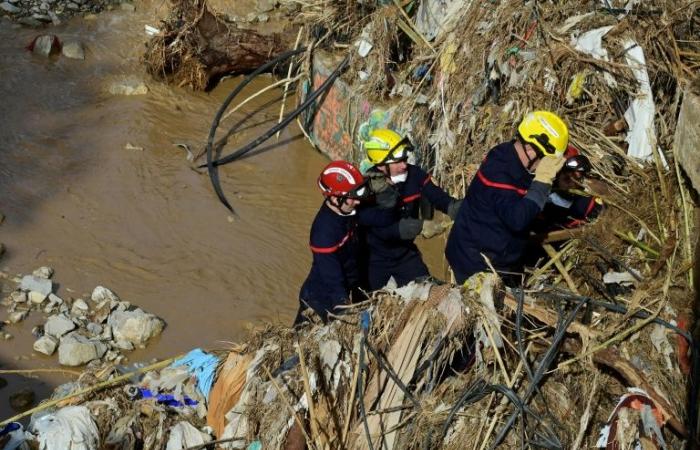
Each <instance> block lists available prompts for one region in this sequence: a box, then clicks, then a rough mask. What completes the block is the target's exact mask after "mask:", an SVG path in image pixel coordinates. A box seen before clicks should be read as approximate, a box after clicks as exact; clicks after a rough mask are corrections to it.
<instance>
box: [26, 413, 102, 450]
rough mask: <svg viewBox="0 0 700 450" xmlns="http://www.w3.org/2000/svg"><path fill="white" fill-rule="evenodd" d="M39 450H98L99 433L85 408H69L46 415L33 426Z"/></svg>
mask: <svg viewBox="0 0 700 450" xmlns="http://www.w3.org/2000/svg"><path fill="white" fill-rule="evenodd" d="M33 429H34V431H35V432H36V433H37V434H38V439H39V450H97V448H98V447H97V445H98V443H99V436H100V434H99V431H98V430H97V425H95V421H94V420H92V415H91V414H90V411H89V410H88V409H87V408H86V407H84V406H68V407H65V408H62V409H59V410H58V411H56V412H55V413H53V414H46V415H44V416H42V417H40V418H39V419H37V420H36V421H35V422H34V424H33Z"/></svg>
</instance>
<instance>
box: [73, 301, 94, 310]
mask: <svg viewBox="0 0 700 450" xmlns="http://www.w3.org/2000/svg"><path fill="white" fill-rule="evenodd" d="M72 309H74V310H75V309H79V310H81V311H83V312H85V311H87V310H89V309H90V307H89V306H88V304H87V303H85V300H83V299H82V298H78V299H76V300H75V301H74V302H73V307H72Z"/></svg>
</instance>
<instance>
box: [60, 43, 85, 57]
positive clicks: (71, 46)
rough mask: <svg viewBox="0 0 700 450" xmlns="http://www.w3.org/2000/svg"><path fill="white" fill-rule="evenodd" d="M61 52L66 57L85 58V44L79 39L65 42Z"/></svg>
mask: <svg viewBox="0 0 700 450" xmlns="http://www.w3.org/2000/svg"><path fill="white" fill-rule="evenodd" d="M61 53H62V54H63V56H65V57H66V58H71V59H85V49H84V48H83V44H82V43H80V42H78V41H69V42H65V43H64V44H63V48H62V49H61Z"/></svg>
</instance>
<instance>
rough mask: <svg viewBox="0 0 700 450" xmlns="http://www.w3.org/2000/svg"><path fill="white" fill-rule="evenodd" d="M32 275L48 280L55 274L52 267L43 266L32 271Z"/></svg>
mask: <svg viewBox="0 0 700 450" xmlns="http://www.w3.org/2000/svg"><path fill="white" fill-rule="evenodd" d="M32 275H33V276H35V277H37V278H43V279H45V280H48V279H49V278H51V277H52V276H53V269H52V268H51V267H47V266H42V267H39V268H38V269H36V270H35V271H34V272H32Z"/></svg>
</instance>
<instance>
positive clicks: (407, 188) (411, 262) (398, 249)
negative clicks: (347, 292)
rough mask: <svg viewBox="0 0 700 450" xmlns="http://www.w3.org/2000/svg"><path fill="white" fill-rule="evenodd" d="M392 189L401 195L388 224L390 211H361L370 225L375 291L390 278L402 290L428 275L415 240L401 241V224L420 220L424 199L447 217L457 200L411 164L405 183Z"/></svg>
mask: <svg viewBox="0 0 700 450" xmlns="http://www.w3.org/2000/svg"><path fill="white" fill-rule="evenodd" d="M390 189H396V190H397V191H398V194H399V200H398V202H397V204H396V206H395V207H394V208H393V209H392V210H389V211H388V213H389V214H390V219H389V221H388V224H387V223H382V222H386V216H385V215H383V214H385V213H384V212H385V211H387V209H385V208H381V207H379V206H370V207H365V208H361V209H360V210H359V215H360V220H361V223H362V225H367V228H366V236H367V237H366V239H367V246H368V253H369V255H368V264H369V287H370V288H371V289H372V290H375V289H379V288H381V287H383V286H384V285H385V284H386V282H387V281H389V278H390V277H391V276H393V277H394V278H395V279H396V281H397V283H398V285H399V286H401V285H403V284H406V283H408V282H409V281H411V280H413V279H415V278H418V277H421V276H428V275H429V272H428V269H427V267H426V266H425V264H424V263H423V259H422V257H421V254H420V251H419V250H418V247H416V244H415V243H414V242H413V240H403V239H401V236H400V235H399V221H400V220H401V219H404V218H414V219H417V218H418V217H419V212H420V203H421V198H422V197H425V199H426V200H427V201H428V202H429V203H431V204H432V205H433V206H435V208H436V209H438V210H440V211H442V212H444V213H447V209H448V207H449V205H450V203H451V202H452V201H453V200H454V199H453V198H452V197H450V195H448V194H447V193H446V192H445V191H443V190H442V189H441V188H439V187H438V186H436V185H435V183H433V182H432V179H431V176H430V174H428V173H426V172H425V171H424V170H423V169H421V168H420V167H417V166H414V165H412V164H409V165H408V176H407V178H406V181H405V182H403V183H398V184H396V185H394V186H392V187H390Z"/></svg>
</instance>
